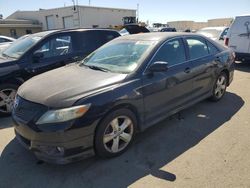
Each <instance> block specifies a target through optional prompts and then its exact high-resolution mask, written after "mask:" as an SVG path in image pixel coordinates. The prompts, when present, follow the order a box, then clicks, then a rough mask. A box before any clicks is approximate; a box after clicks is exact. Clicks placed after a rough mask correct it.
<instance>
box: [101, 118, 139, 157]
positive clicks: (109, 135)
mask: <svg viewBox="0 0 250 188" xmlns="http://www.w3.org/2000/svg"><path fill="white" fill-rule="evenodd" d="M133 126H134V125H133V122H132V120H131V119H130V118H129V117H127V116H119V117H116V118H114V119H113V120H112V121H111V122H110V123H109V124H108V126H107V127H106V129H105V131H104V135H103V144H104V147H105V149H106V150H107V151H108V152H111V153H118V152H120V151H122V150H123V149H125V148H126V147H127V145H128V144H129V143H130V141H131V139H132V136H133V131H134V127H133Z"/></svg>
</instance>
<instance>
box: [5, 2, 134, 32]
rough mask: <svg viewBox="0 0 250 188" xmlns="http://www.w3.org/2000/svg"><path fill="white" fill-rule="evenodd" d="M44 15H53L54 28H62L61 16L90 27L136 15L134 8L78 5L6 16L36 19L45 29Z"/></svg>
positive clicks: (79, 25) (75, 23)
mask: <svg viewBox="0 0 250 188" xmlns="http://www.w3.org/2000/svg"><path fill="white" fill-rule="evenodd" d="M78 10H79V11H78ZM46 16H53V18H54V25H55V28H54V29H62V28H64V24H63V17H67V16H73V27H74V28H78V27H91V28H92V26H93V25H98V26H99V27H109V26H110V25H112V26H115V25H122V24H123V21H122V18H123V17H125V16H136V10H127V9H112V8H98V7H87V6H79V7H76V10H74V7H73V6H70V7H63V8H56V9H47V10H39V11H16V12H15V13H13V14H12V15H10V16H9V17H8V19H27V20H38V21H39V22H40V23H41V24H42V27H43V30H47V29H48V28H47V23H46Z"/></svg>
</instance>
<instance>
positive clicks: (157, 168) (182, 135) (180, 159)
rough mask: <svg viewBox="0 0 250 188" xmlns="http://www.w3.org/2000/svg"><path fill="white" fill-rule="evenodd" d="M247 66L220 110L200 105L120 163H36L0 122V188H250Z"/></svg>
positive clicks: (6, 122) (143, 140)
mask: <svg viewBox="0 0 250 188" xmlns="http://www.w3.org/2000/svg"><path fill="white" fill-rule="evenodd" d="M249 112H250V64H237V65H236V71H235V78H234V82H233V83H232V85H231V86H230V87H229V88H228V92H227V93H226V95H225V98H224V99H223V100H222V101H220V102H218V103H211V102H209V101H204V102H201V103H199V104H197V105H195V106H193V107H191V108H189V109H187V110H185V111H182V112H181V113H180V116H178V115H175V116H173V117H172V118H169V119H167V120H165V121H163V122H161V123H159V124H158V125H156V126H154V127H152V128H150V129H148V130H146V131H145V132H143V133H140V134H139V135H138V136H137V138H136V139H135V142H134V143H133V145H132V147H131V148H130V149H129V150H128V151H127V152H126V153H125V154H124V155H122V156H120V157H118V158H114V159H109V160H101V159H98V158H91V159H88V160H85V161H81V162H77V163H74V164H69V165H65V166H57V165H49V164H46V163H41V162H40V161H37V160H36V158H35V157H34V156H33V155H32V154H31V153H30V152H28V151H26V150H25V149H23V148H22V147H21V146H20V145H19V144H18V143H17V141H16V140H15V139H14V133H13V128H12V127H11V124H12V123H11V120H10V118H5V119H0V187H1V188H5V187H6V188H7V187H8V188H11V187H15V188H16V187H24V188H27V187H36V188H38V187H43V188H44V187H53V188H56V187H60V188H63V187H80V186H81V187H115V188H119V187H164V188H166V187H199V188H200V187H233V188H235V187H250V114H249Z"/></svg>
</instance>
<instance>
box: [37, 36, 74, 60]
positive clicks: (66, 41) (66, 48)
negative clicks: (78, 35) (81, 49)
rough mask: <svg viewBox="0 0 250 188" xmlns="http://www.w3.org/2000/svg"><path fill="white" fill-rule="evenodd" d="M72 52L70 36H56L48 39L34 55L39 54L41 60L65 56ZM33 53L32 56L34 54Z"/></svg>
mask: <svg viewBox="0 0 250 188" xmlns="http://www.w3.org/2000/svg"><path fill="white" fill-rule="evenodd" d="M71 52H72V41H71V36H58V37H55V38H52V39H50V40H49V41H47V42H46V43H45V44H43V45H42V46H41V48H39V49H38V50H36V51H35V53H40V54H41V59H45V58H50V57H56V56H60V55H67V54H70V53H71ZM35 53H34V54H35Z"/></svg>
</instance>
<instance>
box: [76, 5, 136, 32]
mask: <svg viewBox="0 0 250 188" xmlns="http://www.w3.org/2000/svg"><path fill="white" fill-rule="evenodd" d="M79 11H80V15H81V18H80V20H81V27H92V26H93V25H98V26H99V27H104V28H105V27H109V26H110V25H112V26H115V25H123V20H122V18H123V17H126V16H136V10H118V9H101V8H92V7H91V8H88V7H81V8H80V10H79Z"/></svg>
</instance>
